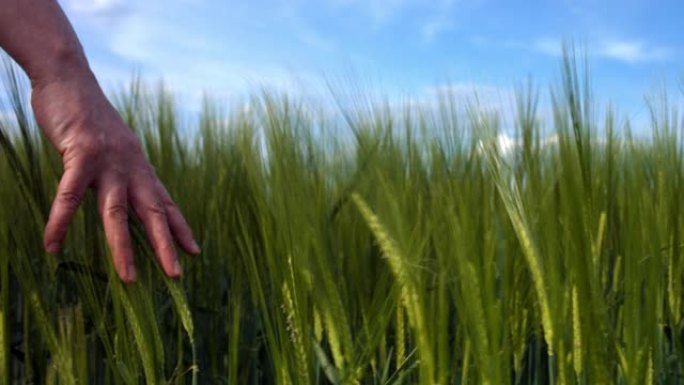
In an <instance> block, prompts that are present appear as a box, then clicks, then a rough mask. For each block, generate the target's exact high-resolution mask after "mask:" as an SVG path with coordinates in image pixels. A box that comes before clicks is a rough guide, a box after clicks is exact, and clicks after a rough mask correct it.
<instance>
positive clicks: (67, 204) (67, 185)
mask: <svg viewBox="0 0 684 385" xmlns="http://www.w3.org/2000/svg"><path fill="white" fill-rule="evenodd" d="M89 185H90V178H89V175H88V171H87V168H86V167H71V168H68V169H66V170H65V171H64V175H63V176H62V179H61V180H60V181H59V186H58V187H57V195H56V196H55V200H54V201H53V202H52V208H51V209H50V216H49V218H48V222H47V224H46V225H45V235H44V236H43V244H44V246H45V250H47V252H48V253H56V252H58V251H59V249H60V248H61V247H62V243H63V242H64V237H65V236H66V233H67V230H68V229H69V224H70V223H71V220H72V219H73V217H74V214H76V210H78V207H79V206H80V204H81V201H82V200H83V196H84V195H85V192H86V190H87V189H88V186H89Z"/></svg>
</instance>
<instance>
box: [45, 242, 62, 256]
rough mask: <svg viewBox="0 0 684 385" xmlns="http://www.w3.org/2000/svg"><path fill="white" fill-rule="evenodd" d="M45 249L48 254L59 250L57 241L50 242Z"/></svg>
mask: <svg viewBox="0 0 684 385" xmlns="http://www.w3.org/2000/svg"><path fill="white" fill-rule="evenodd" d="M45 251H47V252H48V253H50V254H55V253H56V252H58V251H59V243H57V242H53V243H50V244H49V245H47V247H46V248H45Z"/></svg>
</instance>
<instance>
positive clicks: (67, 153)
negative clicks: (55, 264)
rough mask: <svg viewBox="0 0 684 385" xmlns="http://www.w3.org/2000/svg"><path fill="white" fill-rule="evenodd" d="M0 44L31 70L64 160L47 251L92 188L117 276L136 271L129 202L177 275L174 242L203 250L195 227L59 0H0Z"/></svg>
mask: <svg viewBox="0 0 684 385" xmlns="http://www.w3.org/2000/svg"><path fill="white" fill-rule="evenodd" d="M0 47H2V48H3V49H4V50H5V51H6V52H7V53H8V54H9V55H10V56H11V57H12V58H13V59H14V60H15V61H16V62H17V63H18V64H19V66H21V68H22V69H23V70H24V71H25V72H26V74H27V75H28V77H29V79H30V81H31V89H32V93H31V105H32V107H33V112H34V114H35V117H36V120H37V122H38V125H39V126H40V127H41V129H42V131H43V133H44V134H45V137H46V138H47V139H48V140H49V141H50V143H52V145H53V146H54V147H55V148H56V149H57V151H58V152H59V154H60V155H61V156H62V161H63V164H64V174H63V176H62V178H61V180H60V182H59V187H58V190H57V195H56V196H55V199H54V202H53V204H52V208H51V210H50V217H49V220H48V222H47V225H46V227H45V234H44V244H45V249H46V251H47V252H49V253H56V252H58V251H59V250H60V248H61V247H62V243H63V242H64V238H65V235H66V233H67V229H68V227H69V223H70V222H71V220H72V218H73V216H74V214H75V212H76V210H77V209H78V207H79V205H80V203H81V201H82V199H83V196H84V194H85V193H86V191H87V190H88V189H89V188H93V189H95V191H96V195H97V203H98V209H99V212H100V216H101V218H102V223H103V225H104V230H105V233H106V236H107V242H108V244H109V247H110V250H111V252H112V256H113V259H114V266H115V268H116V271H117V273H118V274H119V276H120V277H121V279H122V280H123V281H125V282H133V281H135V280H136V277H137V273H136V269H135V262H134V256H133V248H132V245H131V236H130V232H129V229H128V212H129V208H132V209H133V212H135V214H136V216H137V217H138V218H139V219H140V220H141V221H142V223H143V224H144V226H145V230H146V232H147V236H148V238H149V240H150V243H151V245H152V247H153V248H154V251H155V254H156V256H157V258H158V260H159V263H160V265H161V266H162V269H163V270H164V272H165V273H166V275H168V276H169V277H179V276H180V275H181V274H182V271H181V267H180V264H179V263H178V254H177V252H176V243H177V244H178V245H179V246H180V247H181V248H183V250H185V251H186V252H187V253H189V254H193V255H194V254H198V253H199V252H200V250H199V247H198V246H197V243H196V242H195V240H194V238H193V235H192V231H191V230H190V227H189V226H188V224H187V223H186V221H185V218H184V217H183V215H182V213H181V212H180V210H179V209H178V207H177V206H176V205H175V203H174V202H173V200H172V199H171V197H170V196H169V193H168V192H167V191H166V188H165V187H164V186H163V185H162V183H161V182H160V181H159V179H158V178H157V176H156V174H155V172H154V169H153V168H152V166H151V165H150V164H149V162H148V161H147V159H146V158H145V156H144V154H143V151H142V147H141V145H140V142H139V140H138V139H137V138H136V136H135V135H134V134H133V133H132V131H131V130H130V129H129V128H128V127H127V126H126V124H125V123H124V122H123V120H122V119H121V117H120V116H119V114H118V113H117V112H116V110H115V109H114V107H113V106H112V105H111V103H110V102H109V101H108V100H107V98H106V97H105V95H104V93H103V91H102V89H101V88H100V86H99V84H98V83H97V80H96V79H95V76H94V75H93V73H92V71H91V69H90V66H89V64H88V60H87V59H86V56H85V54H84V52H83V48H82V47H81V44H80V42H79V41H78V38H77V36H76V33H75V32H74V30H73V28H72V27H71V24H70V23H69V21H68V19H67V17H66V16H65V14H64V12H63V11H62V9H61V8H60V6H59V4H58V3H57V1H56V0H0Z"/></svg>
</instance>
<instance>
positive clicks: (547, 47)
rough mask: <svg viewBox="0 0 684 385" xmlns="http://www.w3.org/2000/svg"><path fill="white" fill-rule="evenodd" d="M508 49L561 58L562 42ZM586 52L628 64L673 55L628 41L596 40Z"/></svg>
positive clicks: (547, 39)
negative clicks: (525, 50) (525, 49)
mask: <svg viewBox="0 0 684 385" xmlns="http://www.w3.org/2000/svg"><path fill="white" fill-rule="evenodd" d="M508 47H509V48H525V47H529V48H531V49H532V50H533V51H535V52H538V53H542V54H546V55H551V56H561V55H562V54H563V48H562V47H563V40H562V39H560V38H550V37H543V38H538V39H536V40H534V41H533V42H532V43H531V44H524V43H522V42H517V43H515V44H509V45H508ZM587 51H588V53H589V55H595V56H597V57H599V58H604V59H610V60H616V61H620V62H623V63H628V64H635V63H645V62H661V61H666V60H669V59H670V58H671V57H672V55H673V53H674V50H673V49H672V48H670V47H666V46H662V45H657V44H651V43H648V42H646V41H645V40H628V39H598V40H596V41H590V42H588V43H587Z"/></svg>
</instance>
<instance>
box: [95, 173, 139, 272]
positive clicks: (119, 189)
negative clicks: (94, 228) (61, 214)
mask: <svg viewBox="0 0 684 385" xmlns="http://www.w3.org/2000/svg"><path fill="white" fill-rule="evenodd" d="M126 190H127V186H126V185H125V183H123V182H122V181H119V180H108V181H104V182H103V183H102V184H101V185H100V186H99V188H98V206H99V210H100V215H101V216H102V223H103V225H104V230H105V234H106V236H107V243H108V244H109V247H110V250H111V252H112V258H113V260H114V268H115V269H116V271H117V273H118V274H119V277H121V279H122V280H123V281H124V282H134V281H135V280H136V279H137V272H136V270H135V262H134V260H133V247H132V245H131V235H130V233H129V231H128V204H127V194H126Z"/></svg>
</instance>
